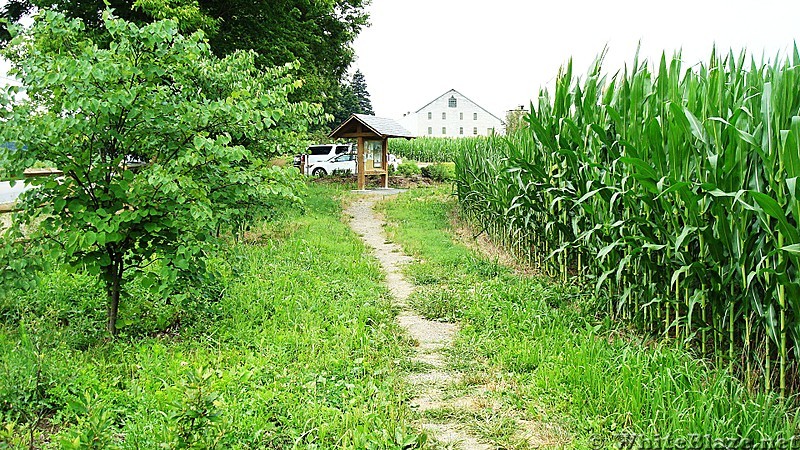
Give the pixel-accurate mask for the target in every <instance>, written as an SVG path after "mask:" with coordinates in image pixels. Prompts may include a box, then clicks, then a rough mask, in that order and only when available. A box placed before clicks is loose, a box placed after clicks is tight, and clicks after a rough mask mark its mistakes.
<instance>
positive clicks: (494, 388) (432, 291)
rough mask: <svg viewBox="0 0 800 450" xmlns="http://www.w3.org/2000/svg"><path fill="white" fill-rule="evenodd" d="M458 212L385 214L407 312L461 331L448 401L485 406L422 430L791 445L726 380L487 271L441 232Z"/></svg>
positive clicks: (423, 193) (687, 355) (557, 295)
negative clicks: (523, 426) (400, 264)
mask: <svg viewBox="0 0 800 450" xmlns="http://www.w3.org/2000/svg"><path fill="white" fill-rule="evenodd" d="M457 208H458V206H457V205H456V201H455V199H454V198H453V196H452V195H451V189H450V188H449V187H446V186H442V187H440V188H433V189H431V188H428V189H416V190H411V191H409V192H408V193H407V194H404V195H403V196H401V197H399V198H398V199H397V200H396V201H392V202H387V203H385V204H384V211H383V212H384V215H385V216H386V217H387V219H388V220H389V221H390V225H389V226H388V227H387V231H388V232H389V237H390V239H391V240H392V241H393V242H398V243H400V244H401V245H402V246H403V248H404V249H405V251H406V252H408V253H409V254H411V255H413V256H414V257H415V261H414V262H412V263H411V264H409V265H408V266H407V267H406V269H405V273H406V275H407V276H409V277H410V279H412V280H413V281H414V283H415V284H416V285H417V288H416V289H415V292H414V294H412V296H411V297H410V298H409V302H410V303H411V304H412V305H413V307H414V308H415V310H417V311H419V312H420V314H422V315H424V316H425V317H427V318H429V319H431V320H439V321H456V322H458V323H459V324H460V325H461V330H460V332H459V333H458V335H457V338H456V342H455V344H454V346H453V348H452V350H451V352H452V353H451V355H452V356H451V358H450V361H451V364H452V366H451V367H452V368H453V369H455V370H457V371H458V372H459V373H462V374H464V375H463V377H462V380H469V382H463V381H462V382H458V383H455V384H454V386H452V387H451V389H449V390H448V397H458V396H459V395H460V394H461V395H463V394H466V395H469V396H471V397H472V398H473V400H472V401H473V402H474V403H475V404H479V405H492V406H491V409H490V408H489V407H484V408H485V409H484V410H483V411H489V414H490V415H488V416H487V415H484V414H483V413H481V414H475V413H472V412H470V413H465V412H464V411H462V410H458V409H456V408H452V407H450V406H449V405H448V407H442V408H441V409H435V410H428V411H427V414H428V417H434V416H435V415H438V414H441V415H443V416H446V417H449V418H454V419H455V420H458V421H461V422H462V423H463V424H464V426H466V427H468V428H469V429H472V430H476V431H478V432H479V433H480V435H481V437H482V438H484V439H486V442H487V443H491V448H508V449H511V448H530V447H534V446H533V445H530V444H529V442H530V441H528V442H525V443H523V444H520V441H519V440H518V438H519V436H520V434H522V433H515V432H514V431H515V429H516V428H517V427H519V424H520V423H519V422H517V421H514V420H508V418H507V416H509V415H510V416H512V417H524V418H530V420H531V422H534V423H536V430H537V431H536V432H535V434H534V435H533V436H535V439H536V440H535V442H536V444H537V445H540V446H541V447H546V448H566V449H590V448H595V449H600V448H602V449H620V448H631V449H632V448H636V449H669V448H681V447H684V448H694V449H712V448H790V445H789V444H790V442H791V444H792V445H794V446H796V445H797V442H796V439H797V438H796V433H797V429H798V421H800V417H798V416H797V414H796V410H795V409H794V406H793V403H792V402H786V401H783V400H782V399H780V398H779V396H778V395H776V394H775V393H772V392H770V393H753V392H748V389H747V387H746V385H745V384H744V383H742V382H741V381H739V380H737V379H736V377H734V376H732V375H731V374H730V373H729V372H728V371H727V370H726V368H724V367H723V368H716V369H715V368H711V367H709V365H708V364H705V362H704V361H702V360H698V359H697V358H695V357H693V355H692V354H691V352H688V351H686V350H684V349H683V348H681V347H680V346H676V345H674V342H672V341H671V340H670V339H658V338H656V339H653V338H652V337H645V338H644V339H642V337H641V336H638V335H637V333H636V332H632V331H631V330H628V329H627V326H626V324H625V323H623V322H619V321H615V320H612V319H611V318H610V317H601V318H598V317H594V316H593V315H592V314H591V309H592V308H593V302H594V299H593V297H594V295H593V293H592V292H591V290H587V289H585V288H584V287H582V286H577V285H573V286H566V285H564V284H563V283H559V282H553V281H552V280H549V279H547V278H546V277H538V276H532V275H530V274H521V273H519V272H515V271H513V270H510V269H509V268H508V267H506V266H504V265H501V264H499V263H498V262H497V259H496V258H497V255H502V254H503V252H497V251H492V252H491V256H489V257H487V256H486V254H485V253H484V252H478V251H476V249H475V241H472V240H469V246H470V248H467V246H465V245H463V243H464V238H463V237H462V238H460V239H459V238H458V237H457V236H458V234H460V233H454V230H453V225H454V222H453V217H454V212H455V211H457ZM462 236H463V235H462ZM481 247H482V246H481ZM490 248H491V247H490ZM481 253H483V254H481ZM479 374H481V375H479ZM482 383H485V384H483V385H482ZM487 385H488V386H487ZM531 422H527V424H528V425H530V423H531ZM529 429H530V428H529ZM523 435H525V434H523ZM681 441H683V444H681ZM540 443H545V444H540Z"/></svg>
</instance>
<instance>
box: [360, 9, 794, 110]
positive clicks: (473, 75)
mask: <svg viewBox="0 0 800 450" xmlns="http://www.w3.org/2000/svg"><path fill="white" fill-rule="evenodd" d="M367 9H368V11H369V13H370V22H371V24H372V25H371V26H370V27H368V28H365V29H364V30H362V32H361V34H360V35H359V37H358V39H357V40H356V41H355V43H354V47H355V51H356V56H357V59H356V62H355V63H354V64H353V67H352V68H353V70H355V69H356V68H358V69H361V71H362V72H363V73H364V76H365V77H366V82H367V88H368V90H369V93H370V95H371V99H372V105H373V108H374V110H375V114H376V115H378V116H384V117H392V118H399V117H401V116H402V115H403V113H405V112H408V111H410V112H414V111H416V110H417V109H419V108H421V107H422V106H424V105H425V104H427V103H428V102H429V101H431V100H433V99H434V98H436V97H438V96H439V95H441V94H443V93H444V92H445V91H447V90H448V89H451V88H454V89H456V90H458V91H459V92H461V93H462V94H464V95H466V96H467V97H469V98H470V99H472V100H473V101H475V102H476V103H478V104H479V105H481V106H483V107H484V108H486V109H488V110H489V111H490V112H492V113H494V114H495V115H497V116H498V117H500V118H505V114H506V111H507V110H509V109H512V108H515V107H518V106H519V105H521V104H525V105H526V106H527V105H528V103H529V101H530V100H531V99H532V98H534V97H536V96H537V95H538V91H539V88H540V87H542V86H547V87H551V86H552V83H553V80H554V78H555V76H556V74H557V73H558V69H559V67H560V66H561V65H562V64H564V63H566V61H567V60H568V59H569V58H570V57H572V58H573V60H574V69H573V71H574V73H575V74H578V75H583V74H585V73H586V71H587V69H588V68H589V66H590V64H591V63H592V61H593V60H594V58H595V56H596V55H598V54H599V53H600V52H601V51H602V50H603V47H604V46H606V45H608V47H609V52H608V55H607V57H606V59H605V64H604V68H605V70H606V71H607V72H611V73H613V72H616V71H617V70H618V69H621V68H622V67H623V65H624V64H625V63H626V62H627V63H628V64H630V63H631V62H632V61H633V56H634V53H635V51H636V46H637V44H638V42H639V41H641V46H642V50H641V52H640V55H642V56H644V57H646V58H648V59H649V60H650V61H655V62H657V61H658V59H659V58H660V56H661V52H662V50H666V51H667V55H668V56H671V55H672V53H673V52H674V51H675V50H678V49H683V52H682V55H683V60H684V62H685V63H687V65H689V64H694V63H697V62H699V61H701V60H702V61H705V60H707V59H708V57H709V56H710V55H711V49H712V46H713V45H714V44H715V43H716V44H717V48H718V49H721V50H724V51H727V50H728V49H730V48H733V49H735V50H736V49H741V48H743V47H746V48H747V49H748V50H749V51H750V52H751V53H753V54H755V55H756V59H757V60H760V59H761V55H762V53H766V55H767V56H768V57H769V58H774V55H776V54H777V53H778V52H781V54H784V55H785V54H787V52H789V51H791V49H792V47H793V42H794V41H798V42H800V1H799V0H748V1H743V0H671V1H660V2H654V1H648V0H640V1H633V0H549V1H541V0H538V1H537V0H530V1H524V0H493V1H480V2H479V1H474V0H372V4H371V5H370V6H369V7H368V8H367Z"/></svg>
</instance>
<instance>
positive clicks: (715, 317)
mask: <svg viewBox="0 0 800 450" xmlns="http://www.w3.org/2000/svg"><path fill="white" fill-rule="evenodd" d="M601 64H602V56H601V57H600V58H598V60H597V61H596V62H595V63H594V64H593V67H592V68H591V69H590V70H589V73H588V74H587V76H586V77H585V79H584V80H580V79H576V78H575V77H574V76H573V71H572V63H571V62H570V63H569V64H567V65H566V66H565V67H563V68H562V69H561V71H560V73H559V76H558V78H557V81H556V86H555V89H554V91H553V94H552V96H551V95H550V94H549V93H548V92H547V91H546V90H542V91H541V92H540V95H539V98H538V105H531V113H530V114H529V115H527V116H526V117H525V122H526V126H525V127H524V128H523V129H522V130H520V131H519V132H517V133H516V134H514V135H511V136H507V137H492V138H490V139H488V140H485V141H473V142H471V143H470V144H469V146H466V147H465V148H462V149H461V151H460V153H459V154H458V157H457V158H456V185H457V191H458V197H459V200H460V204H461V207H462V211H463V213H464V215H465V216H466V218H467V219H468V220H470V221H471V222H473V223H474V224H475V225H476V226H479V227H480V229H481V230H484V231H486V232H488V233H489V234H490V235H491V236H492V237H493V238H495V239H496V240H498V241H500V242H501V243H503V244H505V245H507V246H508V247H509V248H512V249H514V251H515V252H516V253H517V254H518V255H519V256H521V257H524V258H527V259H528V260H529V261H531V263H533V264H539V265H541V266H542V267H545V268H546V270H548V271H549V273H550V275H552V276H554V277H559V278H561V279H563V280H565V281H567V280H577V281H578V282H581V283H585V284H586V285H587V286H589V290H591V287H593V288H594V290H595V296H596V297H597V298H598V301H599V302H600V308H601V309H602V310H603V311H606V312H607V313H608V314H609V315H610V316H611V317H612V318H615V319H621V320H627V321H629V322H630V323H632V324H634V325H636V326H638V327H640V328H642V329H644V330H646V331H648V332H652V333H660V334H663V335H666V336H668V337H671V338H675V339H676V340H677V341H676V342H678V343H682V344H684V345H686V346H691V347H692V348H694V349H695V350H696V351H698V352H700V353H701V354H702V355H703V356H705V357H707V358H709V359H711V360H712V361H714V362H715V363H716V364H717V365H720V366H723V367H724V366H726V365H727V366H729V367H730V368H731V369H732V370H734V371H737V372H738V373H740V375H742V376H743V379H745V380H746V383H747V384H748V386H749V387H750V388H752V389H759V388H760V389H764V390H767V391H769V390H773V389H776V390H779V392H780V393H781V395H786V394H787V393H788V392H797V390H798V387H799V386H798V385H797V377H796V375H797V361H798V360H800V345H798V344H799V343H800V275H799V274H798V257H800V231H798V219H799V218H800V203H798V186H797V185H798V183H797V181H798V176H800V55H799V54H798V51H797V48H796V47H795V49H794V52H793V54H792V55H791V57H790V58H788V59H779V60H776V61H774V62H769V61H767V62H763V63H757V62H756V61H754V60H753V59H750V58H748V57H747V56H746V54H745V53H744V52H742V53H741V54H738V55H736V54H733V53H728V54H723V55H719V54H717V53H716V52H714V53H713V54H712V56H711V58H710V59H709V62H708V63H707V64H699V65H696V66H692V67H689V68H685V67H683V64H682V62H681V59H680V55H679V54H678V55H676V56H674V57H673V58H667V57H666V56H665V55H662V57H661V59H660V64H659V65H658V69H657V70H654V69H653V68H651V66H650V64H648V63H647V62H640V61H638V56H637V58H636V59H635V60H634V63H633V65H632V66H630V67H629V68H626V69H624V70H622V71H620V72H617V73H616V74H615V75H614V76H611V77H607V76H604V75H603V74H602V73H601Z"/></svg>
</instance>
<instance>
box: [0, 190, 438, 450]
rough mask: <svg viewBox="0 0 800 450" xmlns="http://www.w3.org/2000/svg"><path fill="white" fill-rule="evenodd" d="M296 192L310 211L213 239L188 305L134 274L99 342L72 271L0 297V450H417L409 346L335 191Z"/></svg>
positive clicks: (90, 305)
mask: <svg viewBox="0 0 800 450" xmlns="http://www.w3.org/2000/svg"><path fill="white" fill-rule="evenodd" d="M309 189H310V193H309V194H310V195H309V196H308V199H307V206H308V211H309V213H307V214H304V215H301V214H298V213H297V209H296V208H291V209H287V210H285V212H286V216H282V217H281V218H279V219H278V220H276V221H271V222H268V223H261V224H258V225H256V226H254V227H253V228H251V230H250V232H249V233H248V238H247V240H246V241H239V242H233V241H231V240H227V241H226V244H225V245H223V247H222V248H221V249H220V251H219V253H218V255H217V256H216V257H214V258H212V259H210V260H209V261H208V265H209V268H210V269H211V270H213V271H214V272H215V273H218V274H219V275H218V277H217V278H216V279H215V280H214V282H213V283H210V282H208V281H207V282H204V283H203V284H202V287H203V293H202V296H198V297H197V298H191V299H189V300H190V301H189V302H188V307H186V306H183V307H182V306H181V305H179V304H176V303H174V302H171V301H169V300H168V299H164V298H162V297H161V296H158V295H152V294H151V293H150V292H149V291H148V289H147V288H146V287H145V286H143V285H142V283H141V281H142V280H134V281H133V282H132V283H131V285H130V290H129V292H130V293H131V295H132V296H134V297H135V298H136V299H137V301H136V302H126V303H124V304H123V305H121V312H122V315H123V316H124V317H128V318H130V319H131V320H130V323H129V324H127V325H126V326H125V327H121V329H120V337H119V338H118V339H116V340H115V341H114V342H109V341H108V340H107V339H104V335H103V333H102V331H101V330H99V328H100V327H101V326H102V324H103V322H104V320H105V311H104V303H105V295H104V292H103V288H102V286H101V284H100V283H98V281H97V279H96V278H95V277H92V276H90V275H88V274H86V273H85V272H84V271H81V270H78V271H75V272H72V271H70V270H68V268H66V267H56V268H53V269H52V270H49V271H48V272H47V273H46V274H45V275H44V276H43V280H42V283H41V284H40V285H38V286H37V287H35V288H33V289H29V290H25V291H15V292H14V295H12V296H7V297H0V374H2V376H0V448H14V449H18V448H19V449H21V448H26V449H27V448H41V449H84V450H85V449H106V450H119V449H131V450H134V449H158V448H163V449H205V450H211V449H225V450H227V449H242V450H244V449H269V448H274V449H277V448H293V447H295V448H320V449H323V448H325V449H329V448H354V449H355V448H359V449H366V448H375V449H398V450H399V449H410V448H416V447H418V446H419V445H418V444H420V443H421V442H422V441H423V440H424V435H422V436H421V435H420V433H419V432H415V431H414V430H413V429H411V427H410V423H411V421H410V419H409V415H410V411H409V409H408V408H407V406H406V405H405V400H406V398H407V397H406V396H407V394H406V393H405V392H404V387H403V385H402V384H401V375H402V372H403V370H404V367H405V366H404V365H403V364H400V362H401V361H403V360H404V357H405V355H406V354H407V353H409V352H410V351H411V347H410V346H411V343H410V342H409V341H408V340H407V339H404V338H403V337H402V336H401V334H400V330H399V327H398V326H397V325H396V324H394V314H393V313H392V308H391V307H390V305H389V299H388V294H387V292H386V290H385V288H384V287H382V285H381V282H382V279H383V278H382V275H381V273H380V271H379V270H378V269H377V266H376V265H375V264H374V263H373V262H372V260H371V259H370V258H369V257H368V255H367V254H366V253H365V248H364V245H363V244H362V243H361V241H360V239H359V238H358V236H355V235H354V234H353V233H352V232H350V230H349V229H348V227H347V225H346V224H345V223H343V222H342V220H341V217H340V215H341V211H340V207H339V202H338V201H337V200H335V199H334V198H332V196H333V195H336V193H335V192H332V191H331V188H330V187H328V186H321V185H312V186H310V188H309ZM320 274H325V277H321V276H320Z"/></svg>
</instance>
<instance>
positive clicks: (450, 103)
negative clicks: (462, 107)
mask: <svg viewBox="0 0 800 450" xmlns="http://www.w3.org/2000/svg"><path fill="white" fill-rule="evenodd" d="M457 105H458V101H457V100H456V98H455V97H453V96H452V95H451V96H450V99H449V100H447V106H449V107H451V108H455V107H456V106H457Z"/></svg>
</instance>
